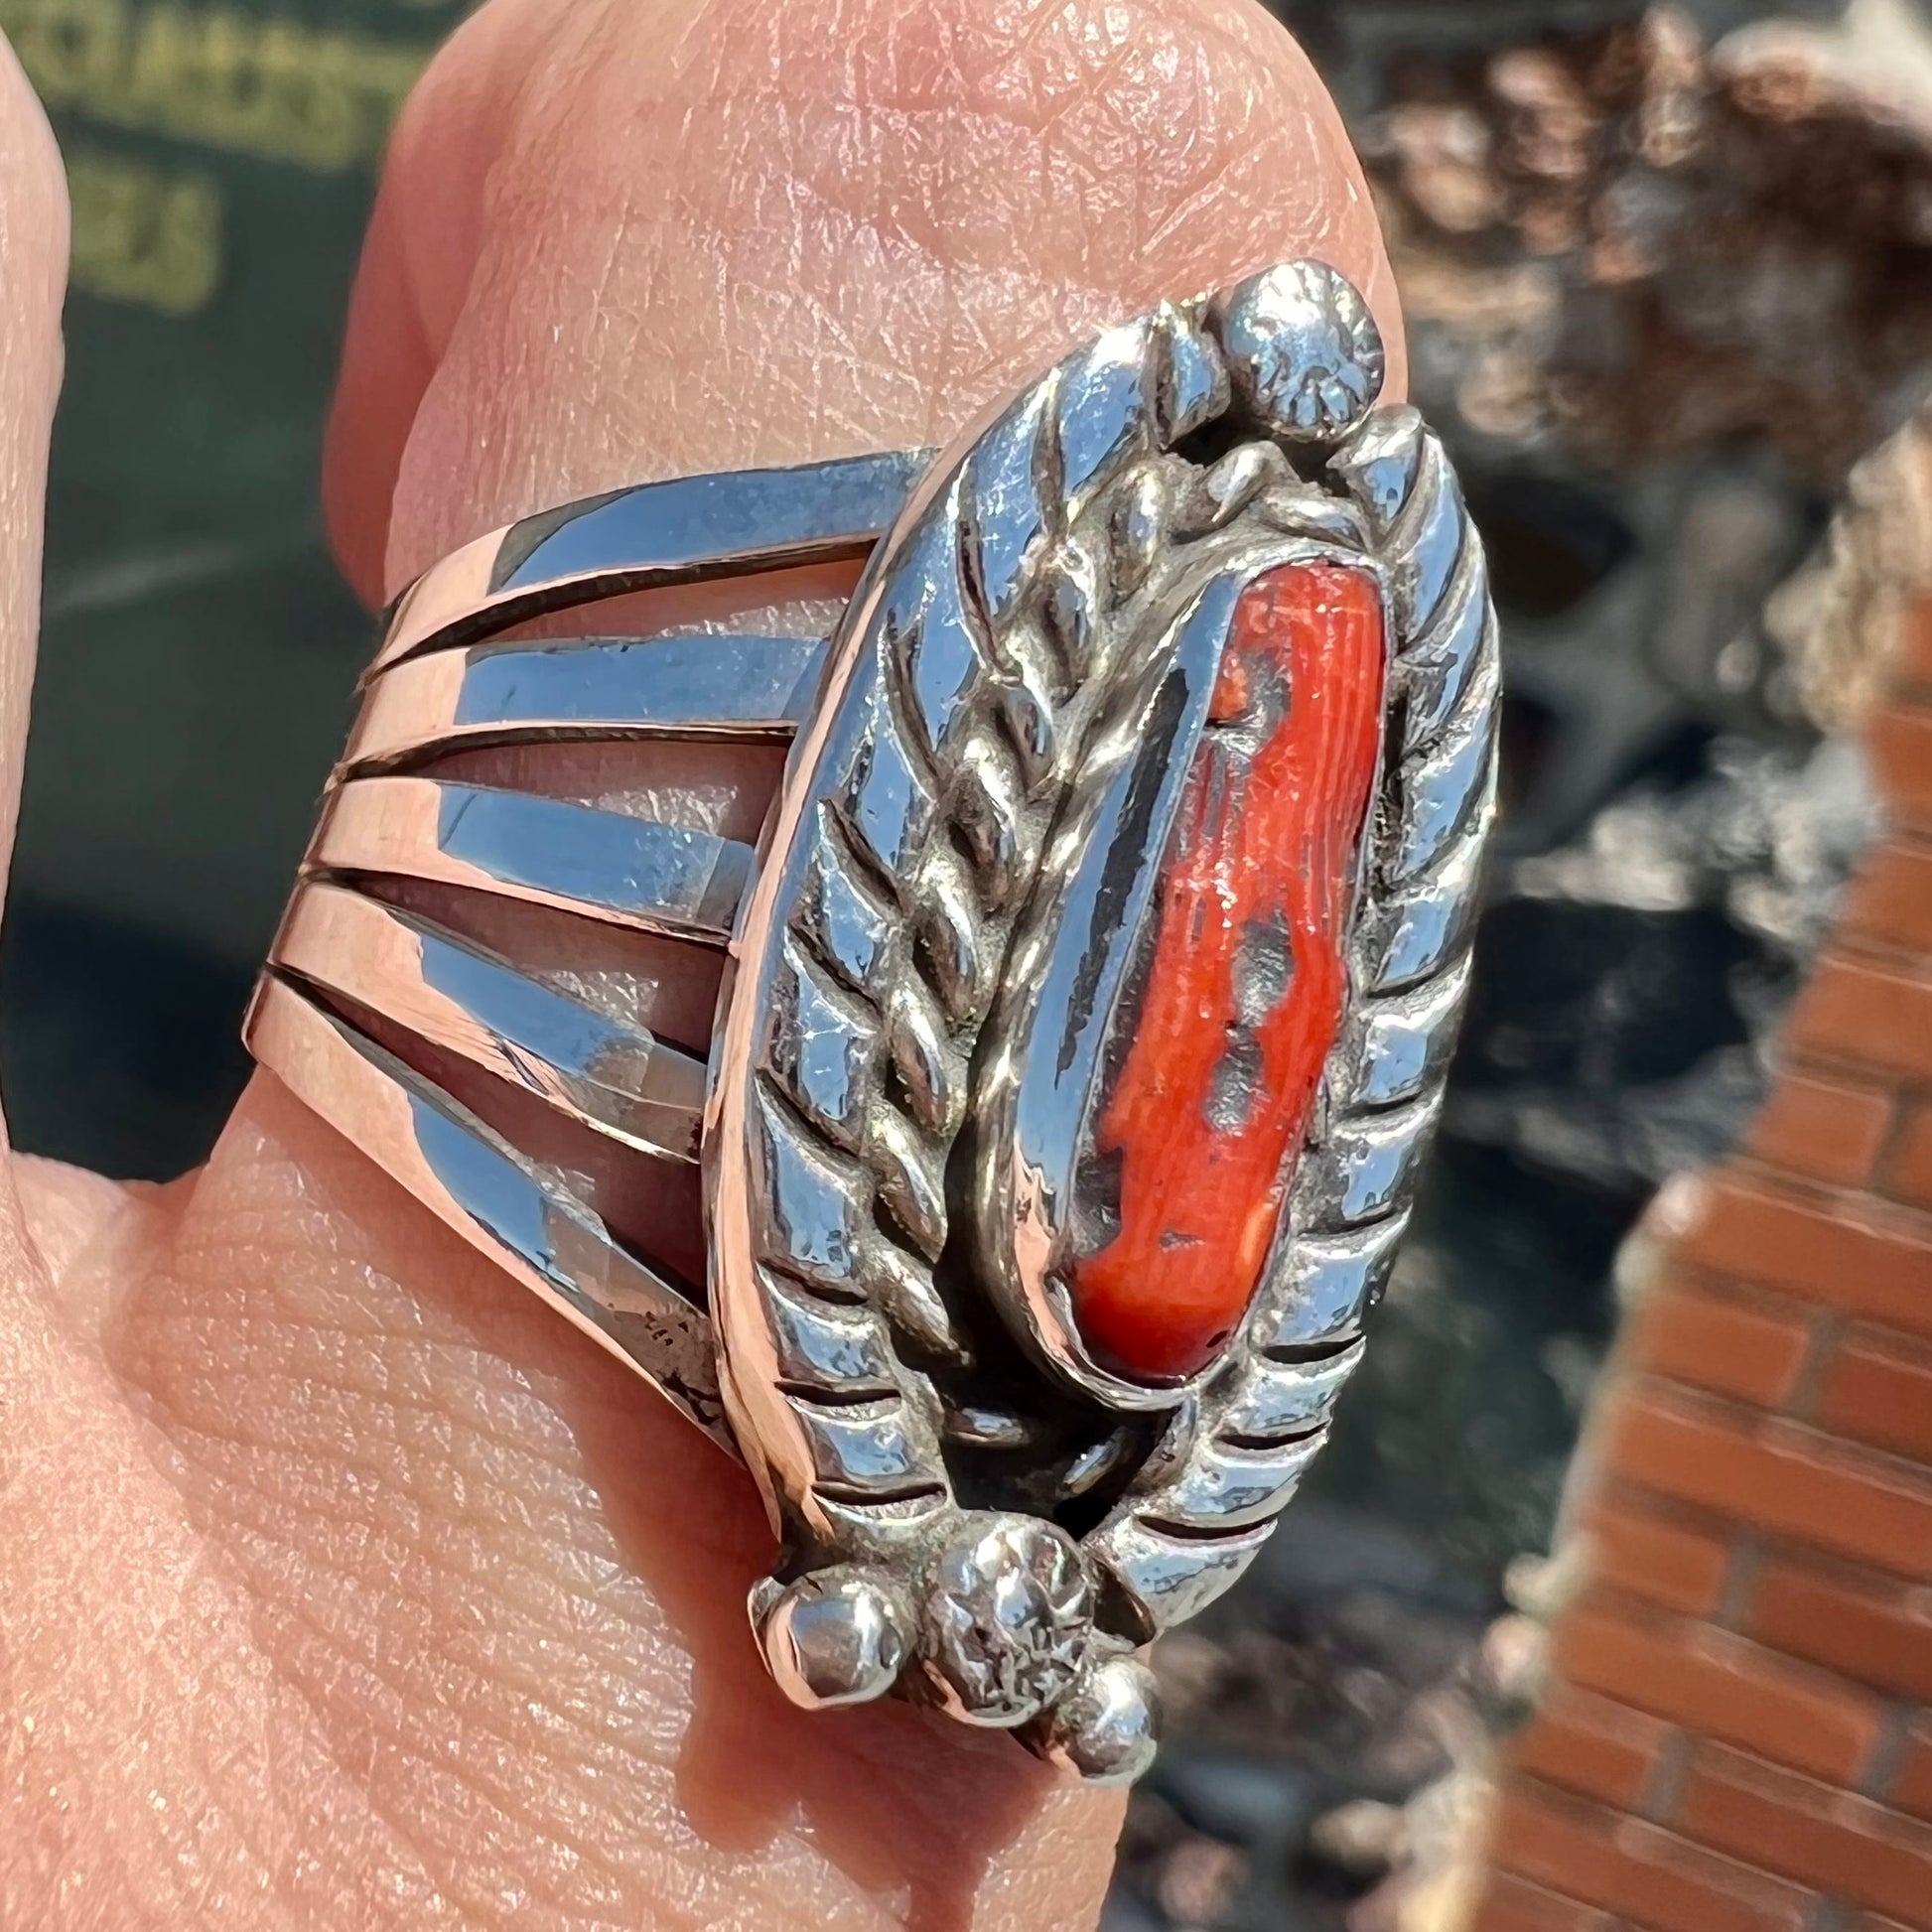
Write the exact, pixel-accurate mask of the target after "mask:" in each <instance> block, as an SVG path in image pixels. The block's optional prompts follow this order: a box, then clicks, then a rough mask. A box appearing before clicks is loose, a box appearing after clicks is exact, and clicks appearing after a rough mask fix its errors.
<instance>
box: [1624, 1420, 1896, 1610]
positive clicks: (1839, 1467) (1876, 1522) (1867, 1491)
mask: <svg viewBox="0 0 1932 1932" xmlns="http://www.w3.org/2000/svg"><path fill="white" fill-rule="evenodd" d="M1606 1464H1607V1466H1608V1468H1609V1469H1610V1470H1611V1471H1612V1472H1614V1473H1616V1474H1618V1475H1621V1476H1624V1477H1625V1478H1627V1479H1628V1480H1630V1481H1633V1482H1639V1483H1642V1484H1643V1485H1644V1486H1645V1487H1647V1488H1650V1489H1655V1490H1657V1491H1658V1492H1659V1493H1660V1494H1662V1495H1666V1496H1675V1497H1677V1498H1678V1499H1679V1500H1680V1501H1682V1502H1687V1503H1701V1504H1703V1505H1704V1506H1705V1507H1706V1508H1709V1509H1717V1510H1722V1511H1724V1512H1725V1513H1726V1514H1727V1515H1732V1516H1735V1517H1737V1518H1738V1519H1739V1520H1740V1521H1742V1522H1745V1523H1755V1524H1757V1525H1759V1526H1760V1527H1762V1528H1765V1529H1771V1530H1779V1531H1782V1532H1784V1533H1785V1534H1786V1535H1788V1536H1792V1537H1796V1538H1798V1539H1800V1540H1801V1541H1803V1542H1806V1543H1812V1544H1816V1545H1817V1546H1818V1547H1819V1548H1821V1549H1825V1550H1834V1551H1836V1552H1838V1553H1839V1554H1840V1555H1841V1556H1848V1557H1852V1558H1854V1559H1858V1560H1862V1561H1864V1562H1869V1563H1874V1564H1876V1565H1878V1566H1879V1567H1880V1568H1881V1569H1884V1570H1890V1571H1895V1572H1897V1573H1898V1574H1899V1575H1901V1576H1906V1577H1912V1578H1924V1577H1927V1576H1932V1479H1916V1478H1914V1477H1911V1476H1908V1475H1907V1474H1905V1473H1904V1472H1903V1471H1902V1470H1900V1471H1897V1472H1894V1470H1892V1469H1890V1468H1882V1469H1881V1468H1873V1467H1871V1466H1868V1465H1867V1464H1866V1462H1865V1461H1864V1460H1863V1458H1862V1457H1861V1456H1860V1455H1859V1453H1858V1451H1856V1450H1852V1449H1841V1448H1839V1447H1838V1445H1837V1444H1835V1443H1833V1442H1832V1441H1831V1440H1830V1439H1829V1438H1826V1437H1820V1436H1817V1435H1815V1434H1814V1433H1813V1432H1812V1431H1810V1430H1806V1429H1802V1428H1800V1427H1798V1426H1797V1425H1795V1424H1790V1423H1772V1424H1763V1425H1759V1426H1757V1427H1755V1428H1753V1429H1744V1428H1739V1427H1738V1426H1737V1425H1736V1424H1734V1423H1733V1422H1730V1421H1728V1420H1725V1419H1720V1418H1717V1417H1714V1416H1711V1415H1709V1414H1707V1413H1703V1412H1702V1411H1701V1410H1699V1409H1696V1408H1693V1407H1692V1406H1691V1405H1690V1404H1688V1403H1685V1402H1678V1401H1672V1400H1670V1399H1669V1398H1667V1397H1665V1396H1663V1395H1662V1394H1644V1393H1642V1392H1640V1391H1636V1390H1630V1391H1626V1392H1623V1393H1620V1394H1619V1395H1617V1396H1615V1397H1613V1398H1612V1412H1611V1420H1610V1424H1609V1429H1608V1453H1607V1457H1606Z"/></svg>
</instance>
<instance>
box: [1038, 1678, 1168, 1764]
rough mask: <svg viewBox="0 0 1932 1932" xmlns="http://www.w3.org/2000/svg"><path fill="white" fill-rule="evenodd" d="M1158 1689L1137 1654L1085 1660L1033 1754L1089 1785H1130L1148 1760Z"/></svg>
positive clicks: (1158, 1712) (1157, 1723) (1154, 1732)
mask: <svg viewBox="0 0 1932 1932" xmlns="http://www.w3.org/2000/svg"><path fill="white" fill-rule="evenodd" d="M1160 1723H1161V1693H1160V1687H1159V1685H1158V1684H1156V1682H1155V1678H1154V1673H1153V1672H1152V1671H1151V1670H1149V1669H1148V1667H1147V1666H1146V1665H1145V1664H1143V1663H1141V1662H1140V1661H1139V1660H1138V1659H1137V1658H1134V1657H1129V1656H1113V1657H1102V1658H1097V1659H1094V1660H1091V1661H1090V1662H1089V1663H1088V1665H1087V1667H1086V1668H1085V1669H1084V1670H1082V1671H1081V1673H1080V1675H1079V1677H1078V1678H1077V1679H1076V1680H1075V1682H1074V1684H1073V1688H1072V1689H1071V1690H1069V1691H1068V1692H1067V1693H1066V1694H1065V1695H1064V1696H1063V1697H1062V1698H1061V1699H1060V1701H1059V1703H1058V1704H1057V1705H1055V1706H1054V1708H1053V1715H1052V1718H1051V1720H1050V1721H1049V1723H1048V1725H1047V1727H1046V1731H1045V1734H1044V1736H1043V1737H1042V1738H1041V1740H1040V1744H1039V1753H1040V1755H1041V1756H1042V1757H1044V1758H1045V1759H1047V1761H1048V1762H1049V1763H1053V1764H1057V1765H1059V1766H1061V1767H1062V1768H1063V1769H1065V1770H1068V1771H1071V1772H1072V1773H1073V1774H1074V1775H1075V1776H1076V1777H1079V1778H1084V1779H1085V1780H1086V1782H1087V1783H1089V1784H1098V1785H1114V1784H1132V1783H1133V1782H1134V1780H1135V1779H1136V1778H1138V1777H1139V1776H1140V1775H1141V1773H1142V1772H1143V1771H1145V1770H1146V1769H1147V1768H1148V1766H1149V1765H1150V1764H1152V1763H1153V1762H1154V1750H1155V1745H1156V1743H1157V1742H1158V1741H1159V1731H1160Z"/></svg>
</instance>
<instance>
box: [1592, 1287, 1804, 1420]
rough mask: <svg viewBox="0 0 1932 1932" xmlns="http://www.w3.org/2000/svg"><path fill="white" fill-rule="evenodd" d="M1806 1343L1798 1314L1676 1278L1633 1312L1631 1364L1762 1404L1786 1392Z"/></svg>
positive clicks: (1769, 1403) (1779, 1399)
mask: <svg viewBox="0 0 1932 1932" xmlns="http://www.w3.org/2000/svg"><path fill="white" fill-rule="evenodd" d="M1810 1346H1811V1324H1810V1322H1809V1321H1807V1320H1805V1319H1804V1318H1803V1317H1802V1316H1801V1315H1794V1314H1791V1313H1786V1312H1784V1311H1776V1310H1772V1309H1768V1308H1766V1307H1765V1306H1764V1305H1763V1304H1762V1303H1761V1302H1757V1303H1753V1302H1751V1301H1749V1300H1747V1299H1745V1298H1744V1297H1743V1296H1740V1295H1736V1294H1724V1293H1719V1294H1715V1295H1709V1294H1699V1293H1697V1292H1696V1291H1694V1290H1692V1289H1689V1288H1684V1287H1680V1286H1678V1285H1677V1284H1675V1283H1671V1284H1668V1285H1667V1286H1665V1287H1663V1288H1660V1289H1659V1290H1658V1291H1657V1292H1656V1293H1655V1294H1653V1295H1652V1296H1651V1297H1650V1299H1649V1300H1648V1301H1646V1302H1645V1303H1644V1304H1643V1306H1642V1307H1641V1308H1640V1309H1639V1310H1638V1311H1637V1313H1636V1316H1635V1318H1634V1321H1633V1324H1632V1334H1631V1340H1630V1348H1631V1359H1632V1360H1633V1361H1634V1362H1635V1364H1636V1366H1637V1367H1639V1368H1644V1369H1648V1370H1649V1371H1650V1372H1651V1373H1652V1374H1653V1375H1667V1376H1669V1377H1670V1378H1671V1379H1672V1380H1673V1381H1676V1382H1689V1383H1691V1384H1693V1385H1694V1386H1696V1387H1698V1388H1701V1389H1715V1390H1716V1391H1717V1392H1718V1393H1719V1394H1720V1395H1734V1396H1738V1397H1741V1398H1742V1399H1743V1400H1744V1401H1746V1402H1755V1403H1758V1404H1760V1405H1761V1406H1762V1407H1764V1408H1766V1409H1775V1408H1777V1407H1778V1406H1779V1405H1780V1404H1781V1403H1783V1401H1784V1399H1785V1398H1786V1397H1787V1396H1788V1395H1789V1394H1790V1393H1791V1385H1792V1384H1793V1383H1794V1382H1795V1381H1796V1380H1797V1379H1798V1370H1799V1369H1800V1367H1802V1366H1803V1364H1804V1359H1805V1353H1806V1351H1807V1350H1808V1349H1809V1348H1810Z"/></svg>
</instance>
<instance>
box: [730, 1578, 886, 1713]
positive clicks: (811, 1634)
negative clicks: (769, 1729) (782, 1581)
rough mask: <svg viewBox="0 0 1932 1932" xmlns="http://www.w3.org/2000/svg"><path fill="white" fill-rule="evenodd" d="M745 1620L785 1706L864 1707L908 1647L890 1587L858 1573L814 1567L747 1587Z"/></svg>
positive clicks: (817, 1708)
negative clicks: (805, 1573)
mask: <svg viewBox="0 0 1932 1932" xmlns="http://www.w3.org/2000/svg"><path fill="white" fill-rule="evenodd" d="M752 1617H753V1621H754V1623H755V1624H756V1626H757V1628H758V1633H759V1643H760V1644H761V1645H762V1646H763V1648H764V1655H765V1660H766V1662H767V1663H768V1664H769V1665H770V1668H771V1675H772V1677H773V1678H774V1679H775V1680H776V1682H777V1685H778V1688H779V1689H780V1690H782V1691H783V1692H784V1694H785V1696H786V1697H788V1698H789V1699H790V1700H791V1701H792V1703H793V1704H796V1705H801V1706H803V1708H804V1709H805V1710H807V1711H820V1710H825V1709H827V1708H828V1707H831V1706H834V1705H841V1704H868V1703H870V1702H871V1701H872V1700H873V1699H874V1698H878V1697H884V1696H885V1694H886V1693H887V1692H888V1691H890V1690H891V1689H892V1688H893V1685H894V1683H895V1682H896V1681H897V1677H898V1674H899V1671H900V1670H901V1669H902V1668H903V1667H904V1664H905V1659H906V1655H907V1653H908V1651H909V1650H910V1648H911V1646H910V1644H909V1643H908V1642H907V1640H906V1622H907V1619H906V1615H905V1611H904V1609H903V1608H902V1607H901V1605H900V1604H899V1602H898V1600H897V1597H895V1595H894V1594H893V1592H892V1591H891V1590H889V1589H887V1588H885V1587H883V1586H882V1585H881V1584H880V1582H879V1581H878V1579H877V1578H875V1577H872V1576H869V1575H868V1574H867V1573H866V1572H864V1571H860V1570H821V1571H818V1572H816V1573H815V1574H814V1575H812V1576H809V1577H801V1578H800V1579H799V1580H798V1581H797V1582H796V1583H794V1584H790V1585H787V1586H786V1587H784V1588H783V1589H779V1590H775V1591H774V1590H772V1589H771V1588H770V1587H769V1585H768V1584H767V1585H766V1586H764V1587H762V1588H761V1589H759V1590H755V1591H754V1592H753V1597H752Z"/></svg>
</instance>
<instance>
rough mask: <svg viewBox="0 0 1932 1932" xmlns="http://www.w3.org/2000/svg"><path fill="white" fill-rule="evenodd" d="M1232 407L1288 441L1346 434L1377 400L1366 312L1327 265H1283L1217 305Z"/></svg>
mask: <svg viewBox="0 0 1932 1932" xmlns="http://www.w3.org/2000/svg"><path fill="white" fill-rule="evenodd" d="M1215 320H1216V322H1217V324H1218V334H1219V336H1220V339H1221V345H1222V348H1223V349H1224V351H1225V352H1226V355H1227V361H1228V371H1229V374H1230V376H1231V378H1232V380H1233V384H1234V394H1235V399H1236V401H1237V402H1238V403H1239V404H1240V406H1241V407H1242V408H1243V409H1244V410H1245V411H1246V413H1247V414H1248V416H1249V417H1250V419H1251V420H1252V421H1253V422H1254V423H1255V425H1256V426H1257V427H1258V428H1260V429H1263V430H1266V431H1269V432H1270V433H1272V434H1274V435H1276V436H1282V437H1287V438H1289V439H1290V440H1291V441H1294V442H1329V441H1332V440H1333V439H1334V438H1336V437H1339V436H1342V435H1344V434H1346V433H1347V432H1348V431H1349V430H1351V429H1353V428H1354V427H1355V425H1356V424H1357V423H1359V422H1360V421H1361V420H1362V418H1363V417H1364V416H1366V415H1367V414H1368V412H1369V410H1370V409H1372V408H1373V407H1374V406H1375V399H1376V397H1377V396H1379V395H1380V394H1381V392H1382V378H1383V374H1384V372H1385V369H1386V367H1387V358H1386V356H1385V355H1384V353H1383V348H1382V334H1381V331H1380V330H1378V329H1377V328H1376V326H1375V318H1374V317H1373V316H1371V315H1370V314H1369V312H1368V304H1367V303H1366V302H1364V301H1363V300H1362V298H1361V296H1360V295H1359V294H1358V293H1357V292H1356V290H1355V287H1354V285H1353V284H1352V283H1351V282H1350V281H1349V280H1348V279H1347V277H1346V276H1344V275H1338V274H1337V273H1336V272H1335V271H1334V270H1333V269H1332V268H1330V267H1328V265H1327V264H1326V263H1325V262H1315V261H1302V262H1284V263H1282V264H1281V265H1280V266H1279V267H1275V268H1269V269H1264V270H1263V271H1262V273H1260V274H1259V275H1251V276H1250V277H1249V278H1248V279H1247V280H1246V281H1245V282H1240V283H1237V284H1236V285H1235V286H1234V287H1233V288H1232V289H1230V290H1229V291H1228V293H1227V294H1226V295H1225V296H1223V297H1222V298H1221V300H1220V301H1219V302H1218V303H1217V304H1216V306H1215Z"/></svg>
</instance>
